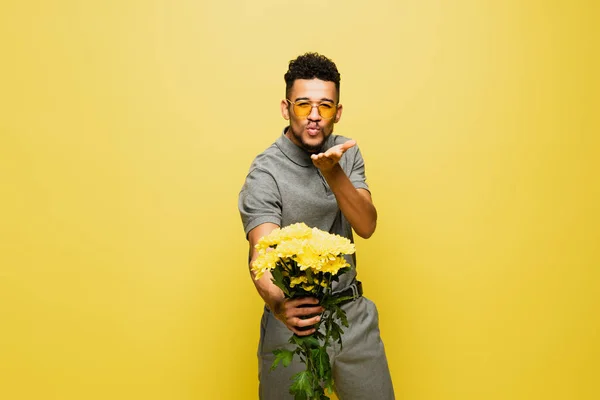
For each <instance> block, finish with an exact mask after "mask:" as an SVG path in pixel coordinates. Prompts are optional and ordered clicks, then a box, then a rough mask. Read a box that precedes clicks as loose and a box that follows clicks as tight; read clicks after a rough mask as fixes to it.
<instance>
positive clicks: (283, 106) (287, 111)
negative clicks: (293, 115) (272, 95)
mask: <svg viewBox="0 0 600 400" xmlns="http://www.w3.org/2000/svg"><path fill="white" fill-rule="evenodd" d="M281 116H282V117H283V119H285V120H289V119H290V109H289V108H288V102H287V101H286V100H285V99H283V100H281Z"/></svg>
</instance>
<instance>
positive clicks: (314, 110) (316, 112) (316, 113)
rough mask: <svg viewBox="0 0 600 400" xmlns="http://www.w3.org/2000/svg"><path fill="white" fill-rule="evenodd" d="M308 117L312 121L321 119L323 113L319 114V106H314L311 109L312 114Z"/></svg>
mask: <svg viewBox="0 0 600 400" xmlns="http://www.w3.org/2000/svg"><path fill="white" fill-rule="evenodd" d="M308 119H310V120H312V121H318V120H320V119H321V114H319V106H312V108H311V109H310V114H308Z"/></svg>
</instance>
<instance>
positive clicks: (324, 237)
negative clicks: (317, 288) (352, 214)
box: [252, 223, 355, 284]
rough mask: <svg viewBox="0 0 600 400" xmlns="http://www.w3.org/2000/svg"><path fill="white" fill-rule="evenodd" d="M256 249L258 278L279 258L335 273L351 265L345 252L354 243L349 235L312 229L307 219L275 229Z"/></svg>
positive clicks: (302, 266)
mask: <svg viewBox="0 0 600 400" xmlns="http://www.w3.org/2000/svg"><path fill="white" fill-rule="evenodd" d="M256 249H257V250H258V254H259V256H258V258H257V259H256V260H255V261H254V263H253V265H252V269H253V271H254V272H255V273H256V279H260V277H261V276H262V275H263V274H264V272H265V271H266V270H267V269H273V268H275V265H276V263H277V261H278V260H280V259H281V260H284V261H286V262H289V261H290V260H294V261H296V262H297V263H298V266H299V267H300V270H301V271H305V270H307V269H309V268H310V269H311V270H312V271H314V272H329V273H333V274H335V273H337V271H338V270H339V269H340V268H343V267H345V266H347V265H348V263H347V262H346V261H345V259H344V258H343V256H342V255H343V254H352V253H354V251H355V248H354V244H353V243H352V242H350V240H348V239H347V238H345V237H342V236H339V235H334V234H330V233H328V232H325V231H322V230H320V229H317V228H312V229H311V228H309V227H308V226H306V224H304V223H297V224H292V225H289V226H287V227H285V228H281V229H280V228H277V229H274V230H273V231H272V232H271V233H269V234H268V235H266V236H264V237H263V238H261V239H260V240H259V241H258V243H257V244H256ZM269 249H270V250H269ZM317 284H318V283H317Z"/></svg>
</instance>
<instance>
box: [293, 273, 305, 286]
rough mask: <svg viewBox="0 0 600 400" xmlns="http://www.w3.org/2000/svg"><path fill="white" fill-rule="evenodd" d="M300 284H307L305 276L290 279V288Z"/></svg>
mask: <svg viewBox="0 0 600 400" xmlns="http://www.w3.org/2000/svg"><path fill="white" fill-rule="evenodd" d="M301 283H308V278H307V277H306V275H300V276H296V277H293V278H292V279H290V287H294V286H296V285H299V284H301Z"/></svg>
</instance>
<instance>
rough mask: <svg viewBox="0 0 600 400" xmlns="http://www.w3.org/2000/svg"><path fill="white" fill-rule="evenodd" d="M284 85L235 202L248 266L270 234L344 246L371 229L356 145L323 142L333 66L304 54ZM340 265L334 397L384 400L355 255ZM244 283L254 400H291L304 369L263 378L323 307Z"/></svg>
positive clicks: (330, 111) (370, 309)
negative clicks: (275, 121) (328, 237)
mask: <svg viewBox="0 0 600 400" xmlns="http://www.w3.org/2000/svg"><path fill="white" fill-rule="evenodd" d="M284 78H285V82H286V98H285V99H283V100H282V101H281V114H282V116H283V118H284V119H286V120H288V121H289V126H287V127H286V128H285V129H284V130H283V133H282V135H281V136H280V137H279V138H278V139H277V140H276V141H275V143H273V144H272V145H271V146H270V147H269V148H267V149H266V150H265V151H264V152H263V153H261V154H260V155H258V156H257V157H256V159H255V160H254V162H253V163H252V165H251V167H250V172H249V173H248V176H247V177H246V181H245V183H244V186H243V187H242V190H241V192H240V197H239V209H240V214H241V217H242V222H243V225H244V230H245V232H246V235H247V238H248V241H249V244H250V257H249V258H250V263H252V261H253V260H254V259H255V258H256V257H257V252H256V251H255V249H254V245H255V244H256V243H257V242H258V240H259V239H260V238H261V237H263V236H265V235H267V234H269V233H270V232H271V231H272V230H273V229H275V228H277V227H284V226H287V225H290V224H293V223H296V222H304V223H306V224H307V225H308V226H310V227H317V228H319V229H322V230H324V231H327V232H330V233H335V234H338V235H341V236H345V237H347V238H349V239H350V240H353V238H352V230H354V232H356V233H357V234H358V235H359V236H361V237H363V238H368V237H370V236H371V235H372V234H373V232H374V231H375V226H376V222H377V211H376V210H375V207H374V205H373V202H372V201H371V194H370V192H369V188H368V186H367V184H366V181H365V168H364V162H363V159H362V156H361V153H360V151H359V150H358V147H357V146H356V142H355V141H353V140H348V139H347V138H344V137H342V136H336V135H333V134H332V133H333V128H334V124H335V123H337V122H338V121H339V120H340V118H341V116H342V110H343V107H342V105H341V104H340V103H339V94H340V74H339V72H338V70H337V67H336V66H335V64H334V63H333V62H332V61H331V60H329V59H328V58H326V57H324V56H322V55H319V54H316V53H307V54H304V55H301V56H299V57H298V58H296V59H295V60H292V61H290V63H289V69H288V71H287V73H286V74H285V76H284ZM348 261H349V262H350V264H351V267H352V270H351V271H350V272H347V273H345V274H343V275H341V277H340V281H339V282H337V283H334V286H333V290H334V293H336V294H339V295H341V296H347V295H350V296H354V297H355V299H354V300H353V301H350V302H348V303H346V304H344V305H343V306H342V307H343V309H344V310H345V311H346V314H347V317H348V320H349V323H350V327H349V328H346V332H345V333H344V335H343V336H342V340H343V349H340V347H339V346H338V344H337V343H335V345H334V346H333V348H332V350H331V353H330V359H331V362H332V372H333V378H334V382H335V386H336V392H337V394H338V396H339V397H340V399H341V400H359V399H365V400H373V399H382V400H388V399H393V398H394V393H393V388H392V382H391V378H390V373H389V370H388V365H387V360H386V356H385V351H384V348H383V344H382V342H381V339H380V335H379V323H378V316H377V310H376V308H375V305H374V304H373V303H372V302H371V301H370V300H368V299H366V298H365V297H362V285H361V284H360V282H358V281H357V280H356V270H355V264H356V259H355V257H354V256H352V257H348ZM251 274H252V273H251ZM252 278H254V276H252ZM253 282H254V284H255V286H256V289H257V290H258V293H259V294H260V296H261V297H262V298H263V300H264V301H265V309H264V313H263V318H262V322H261V336H260V343H259V349H258V358H259V379H260V388H259V392H260V398H261V399H263V400H271V399H273V400H281V399H287V398H292V397H291V395H289V386H290V384H291V380H290V377H291V376H292V375H294V374H295V373H296V372H299V371H302V370H304V369H305V366H304V365H303V364H302V363H301V362H300V361H299V360H298V357H295V358H294V361H293V362H292V364H291V365H289V366H288V367H286V368H284V367H282V366H279V367H278V368H277V369H275V370H274V371H269V368H270V367H271V364H272V362H273V359H274V355H273V353H272V351H273V350H274V349H277V348H282V347H289V345H288V343H287V341H288V339H289V337H290V336H291V333H292V332H293V333H295V334H297V335H301V336H303V335H309V334H311V333H313V332H314V328H313V327H312V326H313V325H314V324H315V323H316V322H318V321H319V319H320V315H319V314H320V313H321V312H323V308H322V307H320V306H319V304H318V301H317V299H315V298H302V299H294V300H290V299H285V298H284V295H283V293H282V291H281V290H280V289H279V288H277V287H276V286H275V285H274V284H273V283H272V282H271V275H270V273H268V271H267V273H265V274H264V275H263V276H262V277H261V279H259V280H258V281H255V280H254V279H253Z"/></svg>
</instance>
